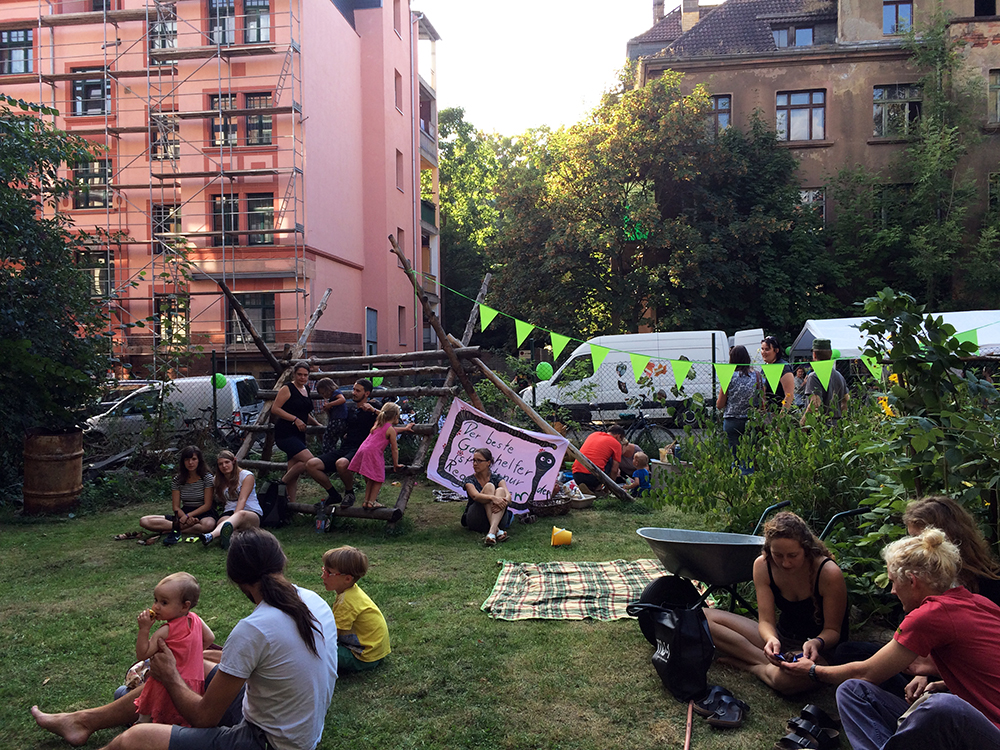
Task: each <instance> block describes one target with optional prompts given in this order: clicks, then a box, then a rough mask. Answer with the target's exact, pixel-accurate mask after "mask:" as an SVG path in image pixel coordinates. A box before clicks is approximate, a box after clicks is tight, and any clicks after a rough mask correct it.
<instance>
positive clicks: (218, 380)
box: [212, 372, 226, 390]
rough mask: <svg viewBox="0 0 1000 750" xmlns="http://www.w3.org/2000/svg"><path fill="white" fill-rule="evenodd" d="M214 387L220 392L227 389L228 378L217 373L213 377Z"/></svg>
mask: <svg viewBox="0 0 1000 750" xmlns="http://www.w3.org/2000/svg"><path fill="white" fill-rule="evenodd" d="M212 385H214V386H215V387H216V388H218V389H219V390H222V389H223V388H225V387H226V376H225V375H223V374H222V373H221V372H217V373H215V375H213V376H212Z"/></svg>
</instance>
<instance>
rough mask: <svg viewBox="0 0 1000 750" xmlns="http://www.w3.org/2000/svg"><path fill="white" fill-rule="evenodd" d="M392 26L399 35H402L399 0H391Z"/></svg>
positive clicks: (401, 16)
mask: <svg viewBox="0 0 1000 750" xmlns="http://www.w3.org/2000/svg"><path fill="white" fill-rule="evenodd" d="M392 28H393V29H395V31H396V33H397V34H399V35H400V36H402V35H403V4H402V2H401V0H392Z"/></svg>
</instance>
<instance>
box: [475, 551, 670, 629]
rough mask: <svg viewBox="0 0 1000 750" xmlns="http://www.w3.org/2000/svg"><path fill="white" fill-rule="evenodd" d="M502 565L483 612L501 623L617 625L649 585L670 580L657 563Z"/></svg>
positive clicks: (613, 561)
mask: <svg viewBox="0 0 1000 750" xmlns="http://www.w3.org/2000/svg"><path fill="white" fill-rule="evenodd" d="M499 564H500V565H501V566H503V567H502V569H501V571H500V575H499V576H498V577H497V582H496V584H495V585H494V586H493V592H492V593H491V594H490V595H489V598H487V599H486V601H485V602H483V606H482V609H483V611H484V612H486V613H488V614H489V616H490V617H495V618H497V619H499V620H530V619H532V618H538V619H543V620H583V619H586V618H588V617H592V618H593V619H595V620H618V619H621V618H623V617H626V614H625V607H626V606H627V605H628V604H629V603H630V602H635V601H638V600H639V597H640V596H641V595H642V591H643V589H645V588H646V586H647V584H649V582H650V581H652V580H653V579H654V578H659V577H660V576H662V575H665V574H666V570H664V569H663V565H662V564H661V563H660V562H659V561H658V560H636V561H634V562H632V561H629V560H612V561H611V562H582V563H572V562H550V563H538V564H534V563H513V562H506V561H504V560H501V561H500V563H499Z"/></svg>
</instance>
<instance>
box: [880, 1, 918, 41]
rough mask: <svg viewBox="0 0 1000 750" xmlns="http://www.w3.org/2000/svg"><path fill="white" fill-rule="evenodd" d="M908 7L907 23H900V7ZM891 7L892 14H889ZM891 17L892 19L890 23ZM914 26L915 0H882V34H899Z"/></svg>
mask: <svg viewBox="0 0 1000 750" xmlns="http://www.w3.org/2000/svg"><path fill="white" fill-rule="evenodd" d="M902 8H907V15H908V18H907V19H906V22H905V25H901V24H900V12H899V11H900V9H902ZM890 9H891V12H892V15H891V16H890V15H888V12H889V10H890ZM890 18H891V20H892V22H891V23H889V21H890ZM912 27H913V0H882V36H899V35H900V34H905V33H906V32H907V31H909V30H910V29H911V28H912Z"/></svg>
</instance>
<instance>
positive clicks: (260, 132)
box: [244, 94, 272, 146]
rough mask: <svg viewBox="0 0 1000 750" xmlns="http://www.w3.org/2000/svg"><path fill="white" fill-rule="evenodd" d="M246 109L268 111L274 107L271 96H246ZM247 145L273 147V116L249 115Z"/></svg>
mask: <svg viewBox="0 0 1000 750" xmlns="http://www.w3.org/2000/svg"><path fill="white" fill-rule="evenodd" d="M244 105H245V108H246V109H267V108H269V107H271V106H272V104H271V95H270V94H245V95H244ZM247 145H248V146H270V145H271V115H247Z"/></svg>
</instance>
